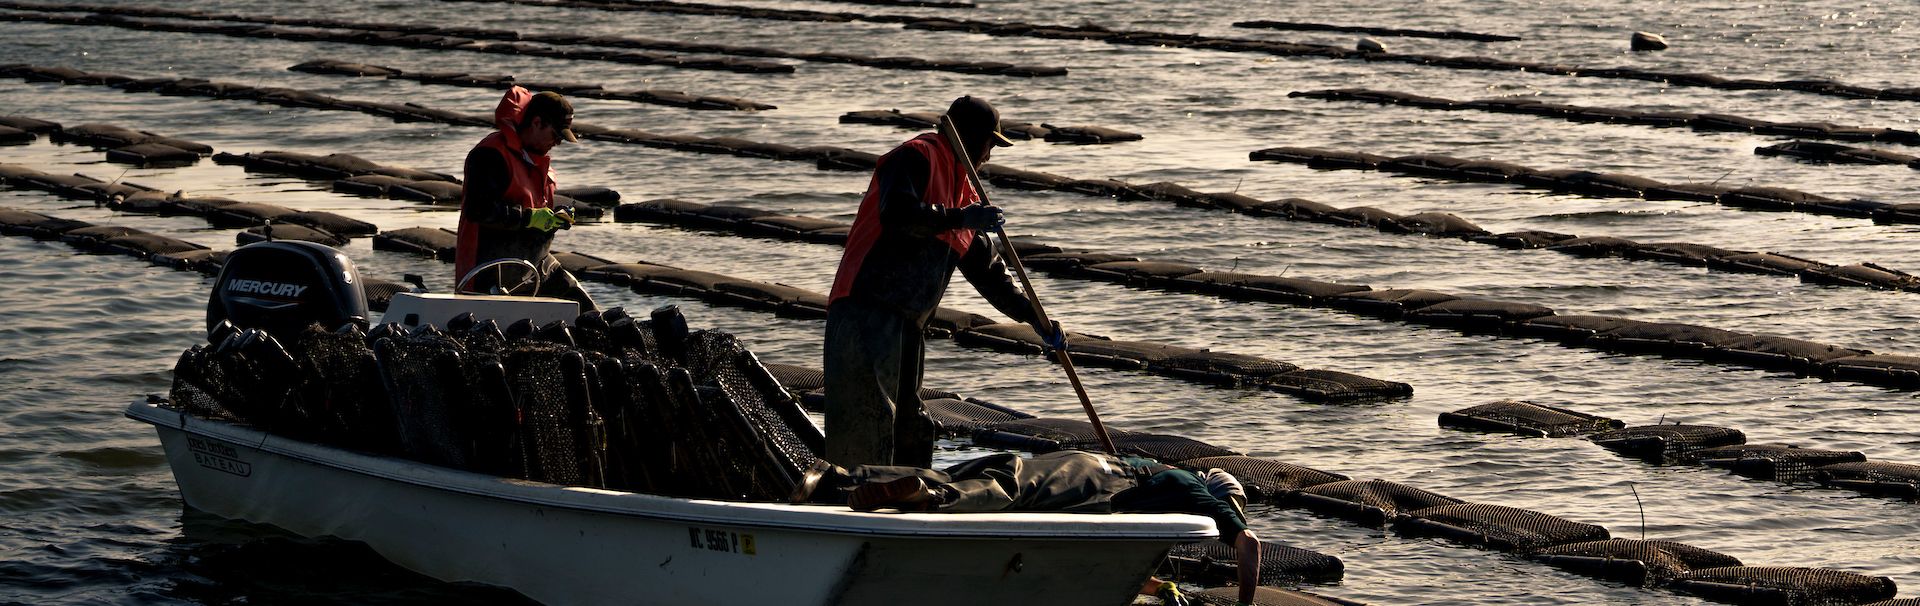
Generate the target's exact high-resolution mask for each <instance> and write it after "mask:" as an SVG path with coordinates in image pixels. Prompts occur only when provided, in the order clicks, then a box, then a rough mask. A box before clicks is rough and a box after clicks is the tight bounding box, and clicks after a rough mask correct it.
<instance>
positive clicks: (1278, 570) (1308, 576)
mask: <svg viewBox="0 0 1920 606" xmlns="http://www.w3.org/2000/svg"><path fill="white" fill-rule="evenodd" d="M1167 567H1168V568H1170V569H1171V570H1170V571H1169V572H1170V573H1171V574H1170V576H1172V577H1173V580H1177V581H1186V582H1190V583H1200V584H1204V585H1217V584H1222V583H1233V582H1235V581H1238V580H1239V578H1240V577H1239V576H1238V571H1239V566H1238V564H1237V563H1236V561H1235V560H1234V549H1233V547H1232V546H1230V545H1227V544H1225V543H1221V542H1219V541H1205V542H1200V543H1182V544H1180V545H1175V546H1174V547H1173V550H1172V551H1169V552H1167ZM1345 572H1346V566H1345V565H1344V564H1341V563H1340V558H1336V557H1333V556H1330V555H1327V554H1324V553H1320V552H1316V551H1308V550H1305V549H1301V548H1298V547H1292V546H1288V545H1281V544H1278V543H1261V544H1260V584H1262V585H1268V584H1280V583H1298V582H1303V581H1304V582H1309V583H1329V582H1334V581H1338V580H1340V577H1341V575H1343V574H1345Z"/></svg>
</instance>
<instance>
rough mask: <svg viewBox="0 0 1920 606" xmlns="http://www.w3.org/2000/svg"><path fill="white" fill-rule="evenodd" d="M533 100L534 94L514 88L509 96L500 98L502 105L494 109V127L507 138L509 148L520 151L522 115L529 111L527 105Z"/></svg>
mask: <svg viewBox="0 0 1920 606" xmlns="http://www.w3.org/2000/svg"><path fill="white" fill-rule="evenodd" d="M532 100H533V92H532V91H528V90H527V89H524V88H521V87H518V86H514V87H510V88H508V89H507V94H505V95H501V96H500V105H497V106H494V108H493V127H494V128H496V129H499V130H500V134H501V135H504V136H505V137H506V138H507V147H510V148H513V149H520V129H519V128H518V127H519V125H520V115H521V114H522V113H524V112H526V110H527V103H528V102H530V101H532Z"/></svg>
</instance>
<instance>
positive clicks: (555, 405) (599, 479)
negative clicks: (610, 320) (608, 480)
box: [501, 339, 606, 486]
mask: <svg viewBox="0 0 1920 606" xmlns="http://www.w3.org/2000/svg"><path fill="white" fill-rule="evenodd" d="M501 362H502V364H503V365H504V366H505V367H506V377H507V384H508V385H509V386H511V387H512V390H513V395H514V401H515V403H516V404H517V405H518V406H517V408H518V409H519V410H520V413H521V425H520V433H521V440H522V443H524V444H525V445H526V464H527V477H528V479H532V480H539V481H542V482H551V483H554V484H569V485H587V486H600V485H604V484H605V477H606V476H605V470H606V461H605V453H606V450H605V426H604V425H603V422H602V420H601V419H600V415H599V414H598V413H596V412H594V410H593V408H592V400H591V398H592V396H591V394H590V392H589V389H590V387H589V386H588V384H587V377H586V371H585V366H586V362H585V360H584V359H583V358H582V356H581V354H580V352H578V351H576V350H574V349H573V348H571V347H568V346H566V345H562V344H559V343H552V342H546V341H538V340H534V339H522V340H519V341H514V342H512V343H510V344H509V345H508V347H507V350H506V351H505V353H504V354H502V355H501Z"/></svg>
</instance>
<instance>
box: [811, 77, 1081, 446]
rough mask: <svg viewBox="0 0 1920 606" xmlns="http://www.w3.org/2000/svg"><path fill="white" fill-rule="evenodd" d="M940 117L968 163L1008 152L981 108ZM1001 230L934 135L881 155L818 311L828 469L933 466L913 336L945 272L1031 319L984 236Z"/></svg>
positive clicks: (1010, 313)
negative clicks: (822, 318)
mask: <svg viewBox="0 0 1920 606" xmlns="http://www.w3.org/2000/svg"><path fill="white" fill-rule="evenodd" d="M947 116H948V117H950V118H951V119H952V120H953V122H954V126H955V127H956V130H957V131H958V133H959V135H960V139H961V141H962V145H964V146H965V147H966V148H967V149H966V152H967V154H968V157H970V158H973V159H974V161H975V162H982V163H983V162H986V161H987V156H988V155H989V154H990V153H992V151H993V148H994V147H997V146H1000V147H1003V146H1007V145H1012V144H1013V142H1012V141H1008V140H1007V138H1006V136H1005V135H1002V134H1001V133H1000V114H999V112H998V111H996V110H994V109H993V106H992V105H990V104H988V103H987V102H986V101H984V100H981V99H977V98H974V97H961V98H959V99H956V100H954V102H953V105H952V106H951V107H949V108H948V109H947ZM1001 221H1002V219H1001V216H1000V209H998V208H995V207H991V206H986V205H984V204H981V203H980V197H979V195H978V194H977V193H975V192H974V190H973V186H972V185H971V184H969V183H968V181H967V173H966V167H964V166H962V165H961V164H960V160H959V158H958V157H957V156H956V155H955V154H954V153H953V151H952V149H951V148H949V147H948V144H947V142H946V140H945V139H943V138H941V137H940V135H939V134H937V133H926V134H922V135H920V136H918V137H914V138H913V139H911V140H908V141H907V142H906V143H902V144H901V145H900V146H899V147H897V148H894V150H893V151H891V152H888V153H887V154H886V155H884V156H881V157H880V161H879V165H878V167H877V168H875V169H874V173H873V179H872V180H871V181H870V182H869V183H868V185H867V193H866V196H865V197H864V198H862V199H861V200H860V210H859V212H858V213H857V214H856V215H855V217H854V220H853V229H852V231H851V232H850V233H849V234H848V236H847V248H846V251H845V253H844V254H843V256H841V258H840V267H839V271H838V272H837V273H836V274H835V275H834V279H833V292H832V294H831V295H830V297H829V299H830V303H829V305H828V308H827V330H826V346H825V355H824V358H825V359H824V362H825V364H824V366H825V371H826V394H827V404H826V417H827V452H826V458H827V460H829V461H832V462H833V463H834V464H837V465H841V466H846V467H852V466H856V465H906V466H914V467H928V466H931V465H932V463H933V440H934V426H933V421H932V419H929V418H928V417H927V415H926V411H925V410H924V409H923V408H922V406H921V402H920V377H921V363H922V362H923V361H924V359H925V357H926V345H925V343H924V341H923V339H924V336H925V335H924V332H925V330H926V325H927V319H928V318H929V317H931V316H932V314H933V312H934V310H935V308H937V307H938V306H939V305H940V299H941V298H942V297H943V296H944V295H945V294H946V290H947V282H948V281H949V280H950V279H951V278H952V277H953V270H954V269H956V268H958V269H959V270H960V273H961V274H962V275H964V276H966V278H967V281H968V282H971V283H973V286H974V289H975V290H978V291H980V294H981V295H982V296H984V297H985V298H986V299H987V301H988V302H990V303H992V304H993V306H994V308H996V309H999V310H1000V312H1001V313H1003V314H1006V315H1007V317H1009V318H1013V319H1014V320H1015V321H1019V322H1028V323H1031V322H1033V308H1032V307H1031V305H1030V304H1029V303H1028V301H1027V299H1026V298H1025V295H1023V294H1022V293H1021V292H1020V289H1019V288H1018V287H1016V286H1014V284H1013V280H1012V278H1011V277H1010V276H1009V275H1008V274H1007V269H1006V265H1004V264H1003V262H1002V260H1001V259H1000V258H999V256H998V255H997V254H996V253H995V251H994V247H993V246H992V244H991V243H989V242H988V241H987V238H986V234H985V232H984V231H983V230H988V229H992V228H994V227H997V226H999V225H1000V223H1001ZM1056 326H1057V325H1056ZM1036 329H1037V330H1038V332H1039V333H1040V334H1041V335H1048V341H1049V342H1054V341H1058V340H1059V339H1058V338H1057V337H1056V336H1054V335H1057V334H1058V332H1059V331H1058V330H1055V329H1052V328H1048V329H1038V327H1036Z"/></svg>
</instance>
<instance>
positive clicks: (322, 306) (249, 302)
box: [207, 240, 367, 341]
mask: <svg viewBox="0 0 1920 606" xmlns="http://www.w3.org/2000/svg"><path fill="white" fill-rule="evenodd" d="M223 321H224V322H231V323H232V324H233V325H234V326H237V327H239V328H242V329H245V328H258V329H261V330H265V331H267V333H268V334H271V335H273V336H274V337H275V338H277V339H279V340H281V341H288V340H289V339H291V338H292V337H293V336H294V335H296V334H298V333H299V332H300V331H301V330H302V329H305V328H306V327H307V325H308V324H316V323H317V324H319V325H320V326H321V327H322V328H325V329H327V330H334V329H338V328H339V327H340V325H341V324H345V323H348V322H353V323H355V324H358V325H360V326H361V327H362V328H365V327H366V325H367V297H366V292H365V290H364V288H363V287H362V285H361V283H360V272H359V271H357V270H355V269H354V268H353V261H351V260H349V259H347V256H346V255H344V254H341V253H340V251H338V250H334V249H332V248H329V247H326V246H322V245H319V244H314V243H312V242H300V241H294V240H278V241H273V242H259V243H255V244H249V245H247V246H242V247H240V248H238V249H234V251H233V252H232V253H230V254H228V255H227V262H226V265H224V266H223V267H221V268H220V277H219V279H217V280H215V281H214V283H213V296H212V297H209V298H208V299H207V329H208V330H212V329H213V328H214V327H215V326H219V325H220V323H221V322H223Z"/></svg>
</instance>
